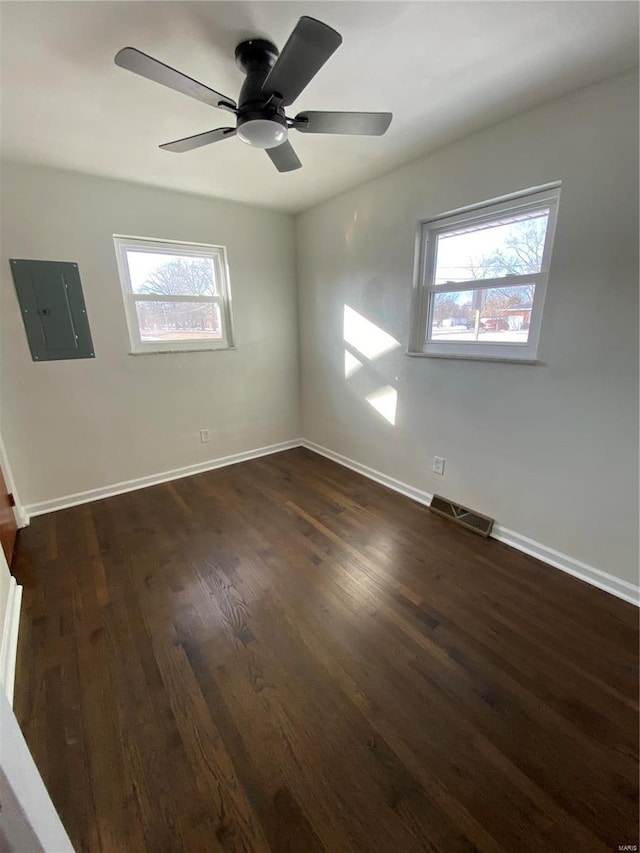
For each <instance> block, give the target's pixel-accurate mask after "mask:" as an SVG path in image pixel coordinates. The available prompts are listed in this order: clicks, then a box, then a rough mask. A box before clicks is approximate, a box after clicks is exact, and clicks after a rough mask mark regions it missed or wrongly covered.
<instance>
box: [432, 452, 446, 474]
mask: <svg viewBox="0 0 640 853" xmlns="http://www.w3.org/2000/svg"><path fill="white" fill-rule="evenodd" d="M433 470H434V471H435V472H436V474H444V459H443V458H442V456H434V457H433Z"/></svg>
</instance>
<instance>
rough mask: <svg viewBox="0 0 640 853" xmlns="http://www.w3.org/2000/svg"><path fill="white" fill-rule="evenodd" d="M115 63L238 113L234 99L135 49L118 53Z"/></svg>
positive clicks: (178, 90) (215, 105)
mask: <svg viewBox="0 0 640 853" xmlns="http://www.w3.org/2000/svg"><path fill="white" fill-rule="evenodd" d="M114 62H115V64H116V65H119V66H120V68H125V69H126V70H127V71H133V73H134V74H139V75H140V76H141V77H146V78H147V80H153V82H154V83H160V84H161V85H162V86H168V87H169V89H174V90H175V91H176V92H182V94H183V95H188V96H189V97H190V98H195V99H196V100H197V101H202V102H203V103H205V104H209V106H211V107H219V108H220V109H223V110H230V111H231V112H235V111H236V108H237V104H236V102H235V101H234V100H233V98H227V96H226V95H221V94H220V92H216V91H215V90H214V89H210V88H209V87H208V86H205V85H204V84H203V83H198V81H197V80H194V79H193V78H192V77H187V75H186V74H183V73H182V72H181V71H176V69H175V68H171V66H169V65H165V64H164V62H160V61H159V60H157V59H154V58H153V57H152V56H147V54H146V53H142V51H141V50H137V49H136V48H135V47H123V48H122V50H119V51H118V53H116V55H115V59H114Z"/></svg>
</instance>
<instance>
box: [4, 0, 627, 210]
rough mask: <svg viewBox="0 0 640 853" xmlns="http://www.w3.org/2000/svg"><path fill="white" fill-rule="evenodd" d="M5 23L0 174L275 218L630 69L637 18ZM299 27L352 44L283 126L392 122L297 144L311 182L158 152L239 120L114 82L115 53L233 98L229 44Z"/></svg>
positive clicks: (34, 8) (242, 163)
mask: <svg viewBox="0 0 640 853" xmlns="http://www.w3.org/2000/svg"><path fill="white" fill-rule="evenodd" d="M0 14H1V24H2V43H1V47H2V51H1V66H0V68H1V77H0V85H1V95H2V98H1V110H2V115H1V117H2V125H1V128H2V134H1V142H2V154H3V156H4V157H6V158H9V159H12V160H22V161H27V162H33V163H41V164H46V165H51V166H58V167H62V168H68V169H75V170H79V171H83V172H89V173H94V174H99V175H105V176H109V177H114V178H120V179H124V180H131V181H136V182H141V183H146V184H153V185H157V186H164V187H171V188H174V189H180V190H186V191H190V192H196V193H201V194H205V195H212V196H218V197H222V198H229V199H235V200H238V201H244V202H249V203H252V204H257V205H262V206H267V207H273V208H277V209H281V210H285V211H299V210H302V209H304V208H306V207H309V206H311V205H312V204H315V203H316V202H318V201H320V200H322V199H324V198H328V197H330V196H332V195H335V194H336V193H338V192H340V191H342V190H344V189H346V188H348V187H350V186H354V185H355V184H357V183H359V182H360V181H362V180H364V179H367V178H370V177H372V176H374V175H378V174H382V173H383V172H386V171H388V170H389V169H391V168H392V167H394V166H396V165H398V164H399V163H402V162H405V161H407V160H410V159H412V158H413V157H415V156H417V155H419V154H420V153H422V152H425V151H428V150H430V149H433V148H435V147H437V146H439V145H442V144H443V143H445V142H449V141H451V140H453V139H456V138H460V137H462V136H465V135H466V134H468V133H470V132H472V131H474V130H476V129H479V128H481V127H486V126H488V125H490V124H492V123H495V122H496V121H499V120H501V119H503V118H506V117H508V116H510V115H514V114H516V113H518V112H521V111H522V110H525V109H527V108H529V107H532V106H535V105H536V104H539V103H542V102H544V101H546V100H549V99H551V98H554V97H558V96H560V95H563V94H566V93H567V92H570V91H572V90H573V89H577V88H579V87H581V86H585V85H588V84H590V83H594V82H596V81H597V80H600V79H604V78H605V77H608V76H612V75H614V74H616V73H618V72H621V71H624V70H626V69H629V68H632V67H633V66H634V65H636V64H637V62H638V4H637V3H635V2H606V0H605V2H580V1H579V0H569V2H540V0H535V2H527V0H524V2H483V0H476V2H473V1H472V2H457V0H451V2H410V3H407V2H348V1H347V0H345V2H317V0H313V2H308V3H300V2H295V0H294V2H243V0H236V2H155V1H154V0H147V2H3V3H2V4H1V5H0ZM301 15H311V16H312V17H316V18H319V19H320V20H322V21H325V22H326V23H328V24H329V25H330V26H332V27H334V28H335V29H337V30H338V31H339V32H341V33H342V35H343V38H344V42H343V44H342V47H341V48H340V49H339V50H338V51H337V52H336V53H335V54H334V56H333V57H332V58H331V59H330V60H329V62H328V63H327V65H326V66H325V67H324V68H323V69H322V70H321V71H320V73H319V74H318V76H317V77H316V78H315V79H314V80H313V81H312V82H311V84H310V85H309V87H308V88H307V89H306V91H304V92H303V93H302V95H301V96H300V98H299V99H298V101H296V103H295V104H294V105H293V106H292V107H291V108H290V111H289V112H290V114H292V115H294V114H295V113H296V112H300V111H302V110H304V109H316V110H323V109H325V110H326V109H328V110H391V111H392V112H393V114H394V119H393V123H392V125H391V128H390V130H389V131H388V132H387V134H386V135H385V136H383V137H370V138H356V137H338V136H319V135H318V136H312V135H310V134H299V133H295V132H292V134H291V136H292V141H293V143H294V145H295V147H296V150H297V152H298V154H299V156H300V159H301V160H302V162H303V164H304V167H303V168H302V169H300V170H298V171H297V172H291V173H288V174H279V173H278V172H276V171H275V169H274V167H273V166H272V165H271V163H270V161H269V160H268V158H267V156H266V155H265V154H264V153H263V152H261V151H256V150H253V149H251V148H249V147H248V146H246V145H243V144H242V143H241V142H240V140H238V139H230V140H225V141H224V142H220V143H218V144H215V145H212V146H209V147H206V148H201V149H199V150H197V151H192V152H190V153H186V154H171V153H168V152H164V151H160V150H159V149H158V147H157V146H158V145H159V144H160V143H162V142H168V141H170V140H173V139H177V138H179V137H182V136H188V135H190V134H194V133H199V132H201V131H205V130H209V129H211V128H214V127H219V126H224V125H227V124H228V123H229V121H228V119H229V118H231V119H232V117H231V116H229V114H228V113H225V112H223V111H221V110H216V109H213V108H211V107H208V106H206V105H205V104H201V103H198V102H197V101H194V100H192V99H190V98H187V97H185V96H183V95H179V94H177V93H175V92H172V91H171V90H169V89H165V88H163V87H162V86H159V85H157V84H154V83H151V82H149V81H147V80H144V79H142V78H139V77H136V76H135V75H133V74H131V73H129V72H126V71H124V70H122V69H121V68H118V67H116V66H115V65H114V63H113V57H114V55H115V53H116V52H117V51H118V50H119V49H120V48H121V47H124V46H126V45H131V46H133V47H137V48H139V49H140V50H143V51H145V52H146V53H149V54H151V55H152V56H155V57H156V58H158V59H161V60H162V61H164V62H166V63H167V64H169V65H172V66H174V67H175V68H178V69H179V70H181V71H184V72H185V73H186V74H189V75H190V76H192V77H195V78H197V79H198V80H201V81H202V82H203V83H206V84H208V85H210V86H212V87H213V88H215V89H217V90H218V91H221V92H223V93H224V94H227V95H229V96H231V97H233V98H236V97H237V94H238V91H239V88H240V85H241V83H242V80H243V77H242V74H241V72H240V71H239V70H238V69H237V68H236V66H235V63H234V59H233V52H234V48H235V46H236V44H237V43H238V42H239V41H241V40H242V39H243V38H247V37H249V36H253V35H261V36H266V37H269V38H270V39H272V40H273V41H274V42H275V43H276V44H277V45H278V46H279V47H280V48H282V46H283V44H284V42H285V41H286V38H287V36H288V34H289V32H290V31H291V29H292V28H293V26H294V24H295V22H296V21H297V19H298V18H299V17H300V16H301Z"/></svg>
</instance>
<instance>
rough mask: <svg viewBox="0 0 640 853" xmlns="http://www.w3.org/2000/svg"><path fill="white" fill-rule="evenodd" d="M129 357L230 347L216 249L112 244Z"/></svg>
mask: <svg viewBox="0 0 640 853" xmlns="http://www.w3.org/2000/svg"><path fill="white" fill-rule="evenodd" d="M113 240H114V243H115V247H116V254H117V258H118V269H119V272H120V282H121V284H122V292H123V296H124V305H125V310H126V314H127V324H128V326H129V336H130V338H131V348H132V352H134V353H143V352H167V351H168V352H175V351H179V350H200V349H229V348H231V347H233V333H232V325H231V298H230V292H229V273H228V269H227V257H226V252H225V250H224V248H223V247H221V246H207V245H204V244H199V243H176V242H173V241H168V240H162V241H161V240H145V239H140V238H138V237H120V236H117V235H116V236H114V238H113Z"/></svg>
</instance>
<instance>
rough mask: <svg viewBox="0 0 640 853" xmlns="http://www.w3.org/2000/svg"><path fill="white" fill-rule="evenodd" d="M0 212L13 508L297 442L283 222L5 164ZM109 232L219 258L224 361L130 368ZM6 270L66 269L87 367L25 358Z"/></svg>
mask: <svg viewBox="0 0 640 853" xmlns="http://www.w3.org/2000/svg"><path fill="white" fill-rule="evenodd" d="M1 203H2V257H1V260H0V271H1V272H0V323H1V326H0V347H1V350H0V364H1V365H2V372H1V374H0V380H1V384H0V401H1V407H0V409H1V418H2V420H1V424H0V431H1V433H2V436H3V438H4V441H5V445H6V449H7V455H8V457H9V459H10V461H11V465H12V469H13V473H14V475H15V479H16V482H17V484H18V488H19V491H20V497H21V499H22V501H23V502H24V503H25V504H27V505H29V504H33V503H38V502H40V501H45V500H49V499H53V498H59V497H62V496H65V495H69V494H73V493H76V492H79V491H84V490H88V489H94V488H99V487H102V486H106V485H109V484H112V483H117V482H121V481H123V480H129V479H135V478H138V477H143V476H147V475H152V474H155V473H158V472H162V471H168V470H172V469H175V468H181V467H183V466H187V465H195V464H198V463H202V462H204V461H206V460H208V459H212V458H218V457H221V456H225V455H228V454H232V453H237V452H240V451H245V450H250V449H252V448H257V447H262V446H265V445H270V444H273V443H276V442H281V441H285V440H288V439H291V438H295V437H297V436H298V435H299V425H298V412H299V401H298V355H297V345H298V344H297V330H296V293H295V287H296V284H295V275H294V223H293V219H292V217H290V216H287V215H284V214H280V213H274V212H272V211H266V210H261V209H258V208H253V207H248V206H246V205H240V204H234V203H231V202H224V201H217V200H214V199H206V198H201V197H199V196H192V195H188V194H184V193H177V192H172V191H164V190H158V189H152V188H148V187H142V186H138V185H135V184H127V183H122V182H119V181H112V180H106V179H103V178H97V177H89V176H86V175H81V174H78V173H74V172H64V171H58V170H54V169H48V168H41V167H32V166H27V165H17V164H12V163H4V164H3V166H2V198H1ZM113 234H127V235H134V236H139V237H140V236H141V237H156V238H160V239H170V240H185V241H190V242H202V243H214V244H217V245H218V244H222V245H224V246H226V247H227V250H228V258H229V266H230V276H231V291H232V297H233V313H234V320H235V329H236V339H237V345H238V348H237V350H235V351H225V352H222V351H219V352H191V353H188V352H182V353H161V354H157V355H147V354H145V355H140V356H131V355H129V354H128V353H129V349H130V346H129V338H128V333H127V325H126V320H125V313H124V307H123V302H122V295H121V289H120V282H119V279H118V270H117V266H116V256H115V252H114V248H113V240H112V235H113ZM10 257H17V258H34V259H43V260H66V261H76V262H77V263H78V264H79V266H80V273H81V276H82V286H83V290H84V296H85V300H86V304H87V311H88V314H89V320H90V323H91V332H92V335H93V341H94V344H95V352H96V358H95V359H90V360H87V361H82V360H78V361H61V362H48V363H46V364H37V363H34V362H33V361H32V360H31V357H30V355H29V349H28V346H27V340H26V335H25V331H24V327H23V325H22V321H21V318H20V313H19V310H18V302H17V299H16V295H15V291H14V287H13V282H12V279H11V273H10V270H9V262H8V259H9V258H10ZM202 428H208V429H210V430H211V442H210V443H209V444H201V443H200V435H199V430H200V429H202Z"/></svg>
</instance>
